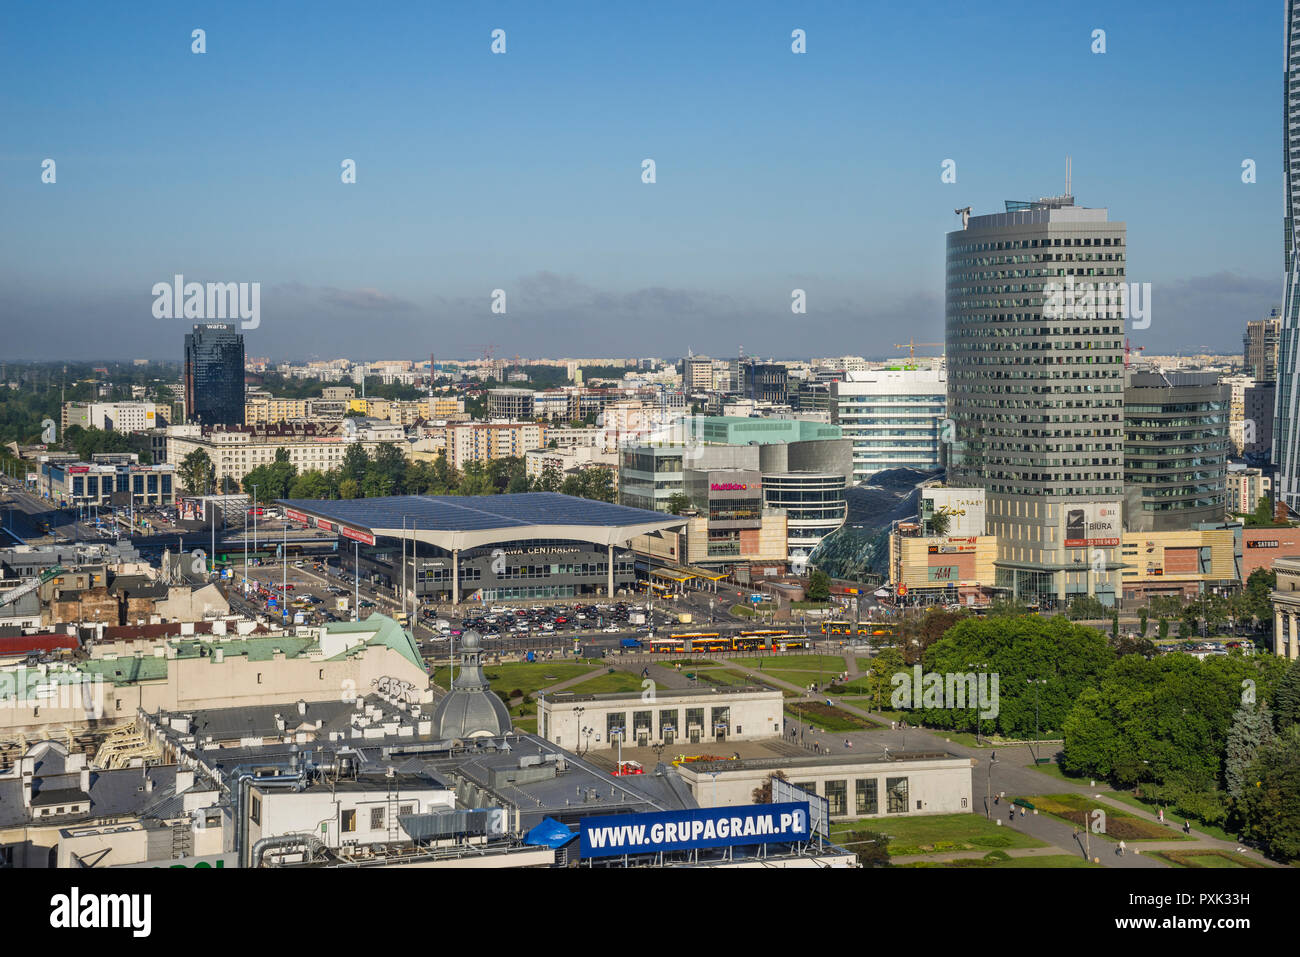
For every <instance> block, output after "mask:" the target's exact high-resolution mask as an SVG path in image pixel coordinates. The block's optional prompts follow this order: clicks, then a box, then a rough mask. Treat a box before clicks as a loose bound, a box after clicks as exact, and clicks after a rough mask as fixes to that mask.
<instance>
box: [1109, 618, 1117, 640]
mask: <svg viewBox="0 0 1300 957" xmlns="http://www.w3.org/2000/svg"><path fill="white" fill-rule="evenodd" d="M1110 636H1111V637H1112V638H1114V639H1116V640H1118V639H1119V612H1118V611H1116V612H1114V613H1113V614H1112V615H1111V617H1110Z"/></svg>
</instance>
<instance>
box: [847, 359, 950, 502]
mask: <svg viewBox="0 0 1300 957" xmlns="http://www.w3.org/2000/svg"><path fill="white" fill-rule="evenodd" d="M947 382H948V379H947V374H946V373H945V372H944V370H942V369H906V370H898V369H890V370H883V369H882V370H879V371H875V372H847V373H845V376H844V378H843V379H841V380H839V381H837V382H831V383H830V390H831V400H830V402H831V410H830V411H831V422H833V423H835V424H836V425H838V426H839V427H840V428H841V429H843V430H844V437H845V438H846V439H850V440H852V442H853V481H854V482H855V483H859V484H860V483H862V482H865V481H866V480H867V479H868V478H870V477H871V476H872V475H874V474H875V473H876V472H879V471H881V470H882V469H897V468H911V469H921V470H922V471H931V470H937V469H940V468H942V467H943V462H942V456H941V447H940V431H941V429H942V426H943V419H944V417H945V416H946V415H947V408H948V396H947V388H948V386H947Z"/></svg>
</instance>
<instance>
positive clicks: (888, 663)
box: [866, 648, 905, 711]
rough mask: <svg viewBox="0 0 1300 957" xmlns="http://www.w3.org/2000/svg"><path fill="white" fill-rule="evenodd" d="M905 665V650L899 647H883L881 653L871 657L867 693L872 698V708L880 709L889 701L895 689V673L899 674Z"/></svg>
mask: <svg viewBox="0 0 1300 957" xmlns="http://www.w3.org/2000/svg"><path fill="white" fill-rule="evenodd" d="M904 667H905V663H904V661H903V652H902V651H900V650H899V649H897V648H882V649H881V651H880V653H879V654H878V655H876V656H875V657H874V658H872V659H871V667H870V668H868V669H867V680H866V685H867V695H868V697H869V698H870V699H871V705H872V708H873V709H874V710H876V711H879V710H880V709H881V708H882V707H883V706H884V703H885V702H887V701H889V697H890V693H891V692H892V691H893V690H894V684H893V681H894V675H896V674H898V673H899V672H901V671H902V670H903V668H904Z"/></svg>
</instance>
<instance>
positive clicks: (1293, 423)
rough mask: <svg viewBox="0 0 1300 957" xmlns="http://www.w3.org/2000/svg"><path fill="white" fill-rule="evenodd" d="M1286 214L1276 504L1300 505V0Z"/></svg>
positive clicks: (1287, 81) (1285, 139)
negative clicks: (1299, 378) (1297, 379)
mask: <svg viewBox="0 0 1300 957" xmlns="http://www.w3.org/2000/svg"><path fill="white" fill-rule="evenodd" d="M1282 82H1283V90H1284V95H1283V97H1282V133H1283V136H1282V170H1283V176H1282V190H1283V201H1284V205H1283V208H1282V222H1283V229H1282V234H1283V240H1282V241H1283V244H1284V248H1285V259H1284V265H1285V267H1286V271H1285V276H1286V286H1285V290H1284V293H1283V299H1282V332H1281V336H1280V338H1279V341H1278V366H1277V395H1276V399H1275V401H1276V405H1275V407H1274V420H1273V433H1274V442H1273V461H1274V462H1275V463H1277V480H1276V483H1275V488H1276V493H1277V498H1278V499H1279V500H1281V501H1283V502H1285V503H1286V504H1287V505H1288V506H1290V507H1292V508H1295V507H1297V506H1298V505H1300V405H1298V403H1300V387H1298V386H1300V383H1297V381H1296V378H1297V376H1298V375H1300V366H1298V365H1297V363H1300V354H1298V350H1300V256H1297V252H1300V248H1298V247H1300V242H1297V239H1300V237H1297V235H1296V228H1297V226H1298V225H1300V216H1298V215H1297V213H1300V0H1287V4H1286V61H1285V69H1284V72H1283V77H1282Z"/></svg>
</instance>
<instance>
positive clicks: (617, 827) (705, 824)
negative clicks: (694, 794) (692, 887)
mask: <svg viewBox="0 0 1300 957" xmlns="http://www.w3.org/2000/svg"><path fill="white" fill-rule="evenodd" d="M578 826H579V854H580V856H582V857H616V856H620V855H623V854H658V853H659V852H660V851H682V850H689V849H691V848H697V847H731V846H735V845H740V844H781V843H789V842H791V841H806V840H808V839H809V837H810V835H811V831H810V829H809V812H808V803H807V802H806V801H805V802H802V803H782V804H753V805H745V806H742V807H731V808H727V807H709V808H699V809H695V810H687V811H661V812H656V813H653V814H613V815H608V816H605V817H594V818H592V817H588V818H583V819H582V820H581V821H580V822H579V825H578Z"/></svg>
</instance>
